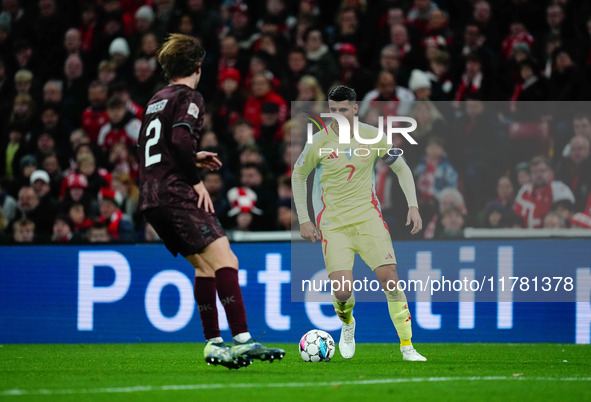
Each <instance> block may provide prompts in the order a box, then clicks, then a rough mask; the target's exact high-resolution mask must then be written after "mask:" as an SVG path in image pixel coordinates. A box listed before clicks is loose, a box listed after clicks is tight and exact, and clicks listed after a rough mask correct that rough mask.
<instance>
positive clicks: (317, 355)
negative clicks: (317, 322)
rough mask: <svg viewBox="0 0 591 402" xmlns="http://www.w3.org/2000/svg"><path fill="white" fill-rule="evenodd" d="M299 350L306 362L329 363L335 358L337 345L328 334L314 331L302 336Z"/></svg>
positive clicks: (317, 330)
mask: <svg viewBox="0 0 591 402" xmlns="http://www.w3.org/2000/svg"><path fill="white" fill-rule="evenodd" d="M299 349H300V356H302V359H304V361H305V362H328V361H330V359H332V357H333V356H334V352H335V344H334V340H333V339H332V336H330V334H329V333H328V332H326V331H322V330H320V329H313V330H311V331H308V332H306V333H305V334H304V336H302V339H300V345H299Z"/></svg>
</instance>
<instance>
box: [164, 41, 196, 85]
mask: <svg viewBox="0 0 591 402" xmlns="http://www.w3.org/2000/svg"><path fill="white" fill-rule="evenodd" d="M204 57H205V49H203V48H202V47H201V45H200V44H199V41H198V40H197V39H196V38H194V37H192V36H189V35H183V34H177V33H175V34H171V35H169V36H168V38H167V39H166V42H164V44H163V45H162V47H161V48H160V50H158V63H160V65H161V66H162V69H163V70H164V74H165V75H166V79H168V80H172V79H175V78H183V77H188V76H190V75H191V74H193V73H194V72H195V71H197V69H198V68H199V67H200V66H201V62H202V61H203V58H204Z"/></svg>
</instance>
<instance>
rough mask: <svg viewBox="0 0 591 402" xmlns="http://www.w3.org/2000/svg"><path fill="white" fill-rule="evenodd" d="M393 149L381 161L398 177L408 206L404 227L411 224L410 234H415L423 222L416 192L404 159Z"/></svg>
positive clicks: (410, 172) (412, 178)
mask: <svg viewBox="0 0 591 402" xmlns="http://www.w3.org/2000/svg"><path fill="white" fill-rule="evenodd" d="M396 151H397V150H395V149H394V148H392V149H391V150H390V151H389V152H387V153H385V154H384V155H383V156H382V160H383V161H384V162H385V163H386V164H387V165H388V166H390V169H392V171H393V172H394V173H395V174H396V176H398V182H399V183H400V188H402V192H403V193H404V197H405V198H406V203H407V204H408V214H407V217H406V226H409V225H410V224H411V222H412V224H413V226H412V229H411V231H410V234H413V235H414V234H417V233H419V232H420V231H421V229H422V228H423V221H422V220H421V215H420V214H419V203H418V202H417V192H416V188H415V181H414V177H413V175H412V171H411V170H410V168H409V167H408V165H407V164H406V161H405V160H404V158H401V157H400V156H399V155H398V154H397V152H396Z"/></svg>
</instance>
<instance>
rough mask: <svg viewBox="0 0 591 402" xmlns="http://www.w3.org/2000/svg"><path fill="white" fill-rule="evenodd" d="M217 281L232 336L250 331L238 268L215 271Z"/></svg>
mask: <svg viewBox="0 0 591 402" xmlns="http://www.w3.org/2000/svg"><path fill="white" fill-rule="evenodd" d="M215 282H216V287H217V290H218V295H219V296H220V301H221V302H222V305H223V306H224V309H225V310H226V316H227V317H228V324H229V325H230V329H231V330H232V336H236V335H238V334H241V333H243V332H248V325H247V324H246V310H245V309H244V301H243V300H242V291H241V290H240V284H239V283H238V270H237V269H234V268H230V267H225V268H220V269H218V270H217V271H215Z"/></svg>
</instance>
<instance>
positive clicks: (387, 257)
mask: <svg viewBox="0 0 591 402" xmlns="http://www.w3.org/2000/svg"><path fill="white" fill-rule="evenodd" d="M392 258H394V257H392V254H390V253H388V255H387V256H386V259H387V260H391V259H392Z"/></svg>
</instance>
